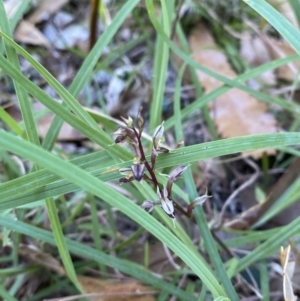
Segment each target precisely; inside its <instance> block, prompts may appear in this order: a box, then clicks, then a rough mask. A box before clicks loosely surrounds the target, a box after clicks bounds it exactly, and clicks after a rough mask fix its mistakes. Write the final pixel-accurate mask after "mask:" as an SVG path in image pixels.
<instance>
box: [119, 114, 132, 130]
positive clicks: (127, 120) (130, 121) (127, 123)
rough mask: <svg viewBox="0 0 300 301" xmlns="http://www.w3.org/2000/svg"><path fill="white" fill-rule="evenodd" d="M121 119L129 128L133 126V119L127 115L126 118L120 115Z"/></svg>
mask: <svg viewBox="0 0 300 301" xmlns="http://www.w3.org/2000/svg"><path fill="white" fill-rule="evenodd" d="M121 118H122V120H123V121H124V123H125V124H126V125H127V126H128V127H129V128H132V127H133V120H132V118H131V117H130V116H129V117H128V118H127V119H126V118H124V117H122V116H121Z"/></svg>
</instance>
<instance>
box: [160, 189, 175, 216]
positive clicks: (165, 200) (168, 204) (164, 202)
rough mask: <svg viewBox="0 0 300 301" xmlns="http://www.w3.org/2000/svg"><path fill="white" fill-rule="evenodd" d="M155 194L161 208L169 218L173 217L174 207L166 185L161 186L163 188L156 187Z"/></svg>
mask: <svg viewBox="0 0 300 301" xmlns="http://www.w3.org/2000/svg"><path fill="white" fill-rule="evenodd" d="M157 195H158V198H159V200H160V204H161V207H162V209H163V210H164V211H165V212H166V213H167V215H168V216H169V217H171V218H175V209H174V204H173V201H172V200H171V199H170V198H169V195H168V191H167V189H166V187H163V190H162V191H160V189H159V188H158V187H157Z"/></svg>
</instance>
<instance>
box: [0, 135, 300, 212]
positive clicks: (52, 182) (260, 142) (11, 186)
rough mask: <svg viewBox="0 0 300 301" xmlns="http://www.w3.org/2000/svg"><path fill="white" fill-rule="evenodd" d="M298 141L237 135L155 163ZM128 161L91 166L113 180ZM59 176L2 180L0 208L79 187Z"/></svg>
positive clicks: (180, 161)
mask: <svg viewBox="0 0 300 301" xmlns="http://www.w3.org/2000/svg"><path fill="white" fill-rule="evenodd" d="M299 144H300V133H278V134H263V135H252V136H246V137H237V138H230V139H223V140H216V141H212V142H207V143H202V144H197V145H192V146H187V147H182V148H180V149H176V150H172V151H171V152H170V153H169V154H166V155H164V154H161V155H159V156H158V158H157V163H156V164H157V168H165V167H174V166H177V165H181V164H182V165H186V164H189V163H192V162H197V161H200V160H205V159H208V158H213V157H219V156H224V155H229V154H235V153H238V152H243V151H249V150H256V149H260V148H266V147H279V146H287V145H299ZM97 154H98V153H97ZM97 154H96V157H97ZM107 156H108V155H106V156H105V157H103V160H104V161H105V160H106V158H107ZM96 157H94V156H92V155H91V163H90V164H89V163H88V162H86V160H88V158H90V157H89V156H86V157H84V158H83V159H82V160H83V162H82V163H79V162H80V161H78V163H76V164H78V165H79V166H81V167H82V168H87V167H88V166H92V165H94V166H97V165H98V164H99V165H102V164H105V163H103V160H102V159H100V158H99V159H97V158H96ZM92 158H93V159H92ZM148 159H149V158H148ZM78 160H80V159H78ZM94 160H95V161H94ZM75 162H76V161H75ZM75 162H74V163H75ZM111 162H112V161H111ZM131 163H132V161H127V162H124V163H122V164H116V165H105V166H106V167H103V169H102V168H98V169H96V170H95V169H94V170H92V174H93V175H94V176H97V177H99V178H100V179H101V180H102V181H110V180H114V179H117V178H118V177H120V174H119V172H118V170H119V169H120V168H123V167H128V166H130V165H131ZM108 164H111V163H108ZM58 179H59V177H58V176H57V175H53V174H52V173H51V172H50V171H46V170H42V171H38V172H35V173H33V174H31V175H25V176H23V177H21V178H19V179H15V180H12V181H10V182H7V183H3V184H1V185H0V209H7V208H13V207H17V206H20V205H24V204H27V203H30V202H33V201H36V200H40V199H44V198H46V197H50V196H56V195H59V194H63V193H67V192H71V191H75V190H77V189H79V186H78V185H76V184H74V183H70V182H69V181H68V180H66V179H62V180H60V181H58ZM40 185H41V186H40ZM45 185H46V186H45ZM16 187H18V189H16ZM22 190H24V194H20V193H19V192H17V191H22Z"/></svg>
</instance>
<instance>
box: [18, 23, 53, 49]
mask: <svg viewBox="0 0 300 301" xmlns="http://www.w3.org/2000/svg"><path fill="white" fill-rule="evenodd" d="M14 38H15V40H16V41H17V42H20V43H24V44H31V45H35V46H44V47H47V48H48V47H50V43H49V42H48V40H47V38H46V37H45V36H44V35H43V34H42V32H41V31H39V30H38V29H37V28H36V27H35V26H34V25H33V24H32V23H30V22H28V21H26V20H22V21H20V23H19V25H18V27H17V28H16V30H15V33H14Z"/></svg>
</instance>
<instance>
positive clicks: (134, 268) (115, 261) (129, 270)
mask: <svg viewBox="0 0 300 301" xmlns="http://www.w3.org/2000/svg"><path fill="white" fill-rule="evenodd" d="M0 225H1V226H3V227H6V228H7V229H11V230H12V231H16V232H18V233H22V234H24V235H27V236H30V237H33V238H35V239H39V240H41V241H43V242H47V243H49V244H51V245H54V246H55V240H54V237H53V235H52V233H51V232H50V231H46V230H43V229H40V228H37V227H34V226H32V225H28V224H26V223H24V222H22V221H18V220H13V219H11V218H8V217H1V219H0ZM66 242H67V246H68V249H69V250H70V252H72V253H74V254H76V255H78V256H81V257H85V258H88V259H91V260H94V261H96V262H98V263H100V264H104V265H107V266H110V267H113V268H115V269H118V270H120V271H121V272H123V273H125V274H128V275H131V276H133V277H134V278H136V279H138V280H140V281H143V282H145V283H149V284H151V285H153V286H154V287H157V288H160V289H161V290H164V291H167V292H169V293H171V294H172V295H174V296H177V297H178V298H180V300H186V301H196V298H195V297H194V296H192V295H190V294H188V293H186V292H184V291H183V290H181V289H180V288H178V287H176V286H174V285H172V284H170V283H169V282H167V281H164V280H163V279H161V278H158V277H156V276H154V275H153V274H152V273H150V272H149V271H148V270H147V269H145V268H143V267H142V266H140V265H138V264H135V263H132V262H129V261H127V260H124V259H120V258H117V257H114V256H111V255H108V254H106V253H104V252H100V251H98V250H95V249H93V248H91V247H88V246H86V245H83V244H82V243H79V242H77V241H73V240H71V239H68V238H67V239H66ZM14 301H15V300H14Z"/></svg>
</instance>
